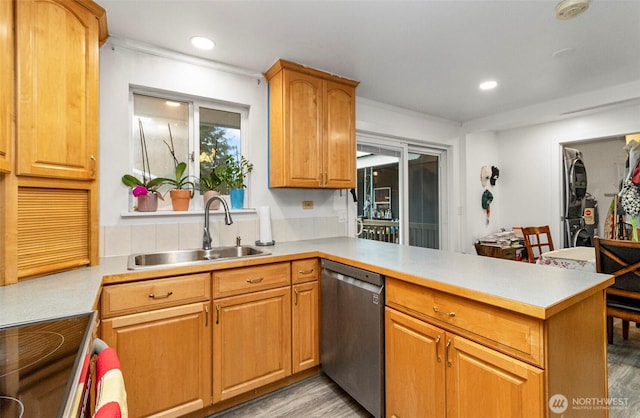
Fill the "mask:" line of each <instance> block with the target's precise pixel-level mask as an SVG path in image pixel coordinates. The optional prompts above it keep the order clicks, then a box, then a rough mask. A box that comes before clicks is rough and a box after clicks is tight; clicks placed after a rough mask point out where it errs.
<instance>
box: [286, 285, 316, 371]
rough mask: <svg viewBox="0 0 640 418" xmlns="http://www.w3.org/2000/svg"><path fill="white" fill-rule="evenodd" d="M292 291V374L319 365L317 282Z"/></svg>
mask: <svg viewBox="0 0 640 418" xmlns="http://www.w3.org/2000/svg"><path fill="white" fill-rule="evenodd" d="M292 289H293V293H292V295H291V298H292V299H293V301H292V306H291V322H292V327H291V344H292V353H291V362H292V368H293V370H292V371H293V373H297V372H299V371H302V370H306V369H309V368H311V367H315V366H317V365H318V364H320V319H319V307H318V304H319V291H320V290H319V286H318V281H317V280H315V281H312V282H307V283H302V284H297V285H293V286H292Z"/></svg>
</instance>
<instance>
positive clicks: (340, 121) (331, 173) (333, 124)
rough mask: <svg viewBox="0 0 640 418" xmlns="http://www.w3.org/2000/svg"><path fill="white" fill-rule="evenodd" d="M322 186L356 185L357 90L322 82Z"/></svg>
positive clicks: (338, 84) (330, 82) (344, 187)
mask: <svg viewBox="0 0 640 418" xmlns="http://www.w3.org/2000/svg"><path fill="white" fill-rule="evenodd" d="M324 97H325V117H324V123H325V129H324V138H323V141H324V144H323V151H324V155H323V162H324V168H323V177H324V178H323V184H322V186H323V187H330V188H340V189H349V188H352V187H355V186H356V180H355V176H356V114H355V106H356V105H355V103H356V89H355V88H354V87H351V86H347V85H344V84H340V83H335V82H332V81H325V82H324Z"/></svg>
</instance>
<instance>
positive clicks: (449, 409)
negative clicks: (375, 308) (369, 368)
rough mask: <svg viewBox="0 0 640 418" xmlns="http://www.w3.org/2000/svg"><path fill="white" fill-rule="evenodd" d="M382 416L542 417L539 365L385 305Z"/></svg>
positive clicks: (541, 383)
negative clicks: (525, 361) (384, 389)
mask: <svg viewBox="0 0 640 418" xmlns="http://www.w3.org/2000/svg"><path fill="white" fill-rule="evenodd" d="M385 331H386V343H385V344H386V405H387V414H386V415H387V416H392V417H397V418H409V417H433V418H439V417H449V418H450V417H505V418H507V417H516V416H517V417H523V418H527V417H531V418H534V417H535V418H538V417H543V416H544V414H545V412H544V405H543V395H544V389H543V376H544V372H543V370H541V369H538V368H536V367H533V366H531V365H529V364H527V363H524V362H522V361H519V360H517V359H514V358H511V357H509V356H507V355H504V354H502V353H499V352H497V351H495V350H492V349H490V348H487V347H484V346H482V345H480V344H477V343H475V342H472V341H469V340H467V339H465V338H463V337H460V336H458V335H455V334H453V333H450V332H446V331H444V330H443V329H441V328H438V327H435V326H433V325H430V324H428V323H426V322H424V321H421V320H418V319H416V318H413V317H411V316H409V315H405V314H404V313H401V312H398V311H396V310H394V309H391V308H386V309H385Z"/></svg>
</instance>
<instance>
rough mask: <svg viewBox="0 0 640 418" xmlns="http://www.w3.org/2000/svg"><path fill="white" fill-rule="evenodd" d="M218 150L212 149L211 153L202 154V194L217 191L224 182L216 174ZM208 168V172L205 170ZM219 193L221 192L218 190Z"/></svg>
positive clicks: (200, 187) (200, 158)
mask: <svg viewBox="0 0 640 418" xmlns="http://www.w3.org/2000/svg"><path fill="white" fill-rule="evenodd" d="M215 159H216V150H215V149H212V150H211V151H210V152H208V153H207V152H204V151H203V152H201V153H200V157H198V160H199V161H200V174H201V175H200V183H199V189H200V191H201V192H203V193H204V192H207V191H209V190H217V189H218V188H219V187H220V186H221V185H222V180H221V179H220V177H218V175H217V174H216V170H215V167H216V164H215ZM204 168H206V170H205V169H204ZM218 191H219V190H218Z"/></svg>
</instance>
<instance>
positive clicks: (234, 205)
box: [229, 189, 244, 209]
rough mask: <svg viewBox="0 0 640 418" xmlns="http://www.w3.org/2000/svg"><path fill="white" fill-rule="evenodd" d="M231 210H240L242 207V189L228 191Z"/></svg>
mask: <svg viewBox="0 0 640 418" xmlns="http://www.w3.org/2000/svg"><path fill="white" fill-rule="evenodd" d="M229 195H230V199H231V209H242V207H243V206H244V189H229Z"/></svg>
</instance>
